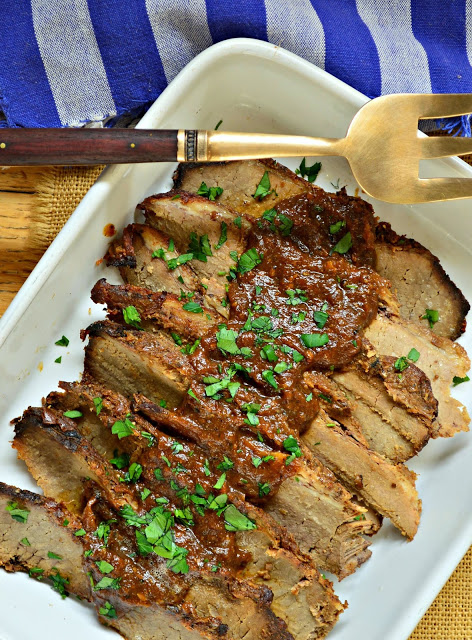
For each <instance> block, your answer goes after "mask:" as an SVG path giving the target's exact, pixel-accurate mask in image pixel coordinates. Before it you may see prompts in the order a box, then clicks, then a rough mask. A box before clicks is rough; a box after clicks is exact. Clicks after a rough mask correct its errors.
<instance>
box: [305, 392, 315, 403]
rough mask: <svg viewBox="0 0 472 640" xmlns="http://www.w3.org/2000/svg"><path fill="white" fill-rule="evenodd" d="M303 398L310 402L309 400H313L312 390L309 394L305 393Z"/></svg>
mask: <svg viewBox="0 0 472 640" xmlns="http://www.w3.org/2000/svg"><path fill="white" fill-rule="evenodd" d="M305 400H306V401H307V402H311V401H312V400H313V393H312V392H310V393H309V394H307V395H306V396H305Z"/></svg>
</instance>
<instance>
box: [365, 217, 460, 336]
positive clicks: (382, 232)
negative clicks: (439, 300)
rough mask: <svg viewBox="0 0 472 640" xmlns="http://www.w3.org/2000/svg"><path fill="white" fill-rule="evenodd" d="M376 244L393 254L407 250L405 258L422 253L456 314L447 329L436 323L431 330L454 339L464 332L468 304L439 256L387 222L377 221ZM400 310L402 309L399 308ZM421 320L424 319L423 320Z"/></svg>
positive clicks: (408, 317) (407, 316) (407, 317)
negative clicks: (454, 319)
mask: <svg viewBox="0 0 472 640" xmlns="http://www.w3.org/2000/svg"><path fill="white" fill-rule="evenodd" d="M376 244H378V245H385V246H386V247H388V248H389V249H390V251H391V252H392V253H394V254H395V253H397V252H400V253H403V252H407V255H406V258H408V253H410V252H414V253H417V254H420V255H423V256H424V257H425V258H426V259H427V260H428V262H429V265H430V269H431V272H432V274H434V276H435V277H436V278H437V279H438V281H439V282H440V284H441V286H442V287H444V297H445V299H447V301H448V302H450V303H451V304H452V305H453V306H454V309H455V315H456V321H455V324H454V326H453V327H451V328H450V329H449V328H447V327H441V324H440V323H437V324H435V325H434V326H433V327H432V331H433V332H434V333H438V335H441V336H443V337H446V338H449V339H450V340H456V339H457V338H458V337H459V336H460V335H461V334H462V333H464V331H465V328H466V324H467V323H466V319H465V318H466V316H467V314H468V312H469V310H470V304H469V303H468V301H467V300H466V298H465V297H464V295H463V293H462V291H461V290H460V289H459V288H458V287H457V286H456V285H455V284H454V282H453V281H452V280H451V278H450V277H449V276H448V275H447V273H446V272H445V271H444V269H443V267H442V265H441V263H440V262H439V258H437V257H436V256H435V255H434V254H432V253H431V251H429V250H428V249H426V247H424V246H423V245H422V244H420V243H419V242H417V241H416V240H413V239H412V238H408V237H407V236H404V235H402V236H400V235H398V234H397V233H396V232H395V231H394V230H393V229H392V227H391V225H390V224H389V223H388V222H379V223H378V225H377V227H376ZM393 285H394V286H395V282H393ZM401 311H403V309H401ZM402 315H403V314H402ZM404 317H405V318H406V319H411V320H416V321H418V322H420V320H419V319H418V318H412V317H410V316H409V315H408V314H407V315H405V316H404ZM423 322H426V321H424V320H423ZM426 326H427V325H426Z"/></svg>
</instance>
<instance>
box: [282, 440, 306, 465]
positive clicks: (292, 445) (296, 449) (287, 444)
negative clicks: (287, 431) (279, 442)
mask: <svg viewBox="0 0 472 640" xmlns="http://www.w3.org/2000/svg"><path fill="white" fill-rule="evenodd" d="M284 449H285V451H288V452H289V453H290V455H289V457H288V458H287V459H286V460H285V464H286V466H288V465H289V464H290V463H291V462H292V460H294V459H295V458H300V457H301V455H302V452H301V449H300V445H299V444H298V442H297V440H296V439H295V438H294V437H293V436H288V437H287V438H285V440H284Z"/></svg>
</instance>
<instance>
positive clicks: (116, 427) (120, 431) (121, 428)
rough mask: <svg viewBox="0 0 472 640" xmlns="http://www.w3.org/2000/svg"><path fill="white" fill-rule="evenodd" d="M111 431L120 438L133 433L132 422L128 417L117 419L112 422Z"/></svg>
mask: <svg viewBox="0 0 472 640" xmlns="http://www.w3.org/2000/svg"><path fill="white" fill-rule="evenodd" d="M111 432H112V433H113V434H114V435H116V436H118V438H119V439H120V440H121V439H122V438H126V437H127V436H131V435H133V433H134V424H133V423H132V422H131V420H130V419H129V418H125V419H124V420H117V421H116V422H115V423H114V424H113V426H112V428H111Z"/></svg>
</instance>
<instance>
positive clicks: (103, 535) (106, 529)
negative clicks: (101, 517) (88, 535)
mask: <svg viewBox="0 0 472 640" xmlns="http://www.w3.org/2000/svg"><path fill="white" fill-rule="evenodd" d="M113 522H116V520H109V521H108V522H100V524H99V525H98V527H97V529H96V531H94V532H93V534H94V535H95V536H97V538H99V540H103V544H104V545H105V547H106V546H107V544H108V536H109V535H110V531H111V524H112V523H113Z"/></svg>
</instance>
